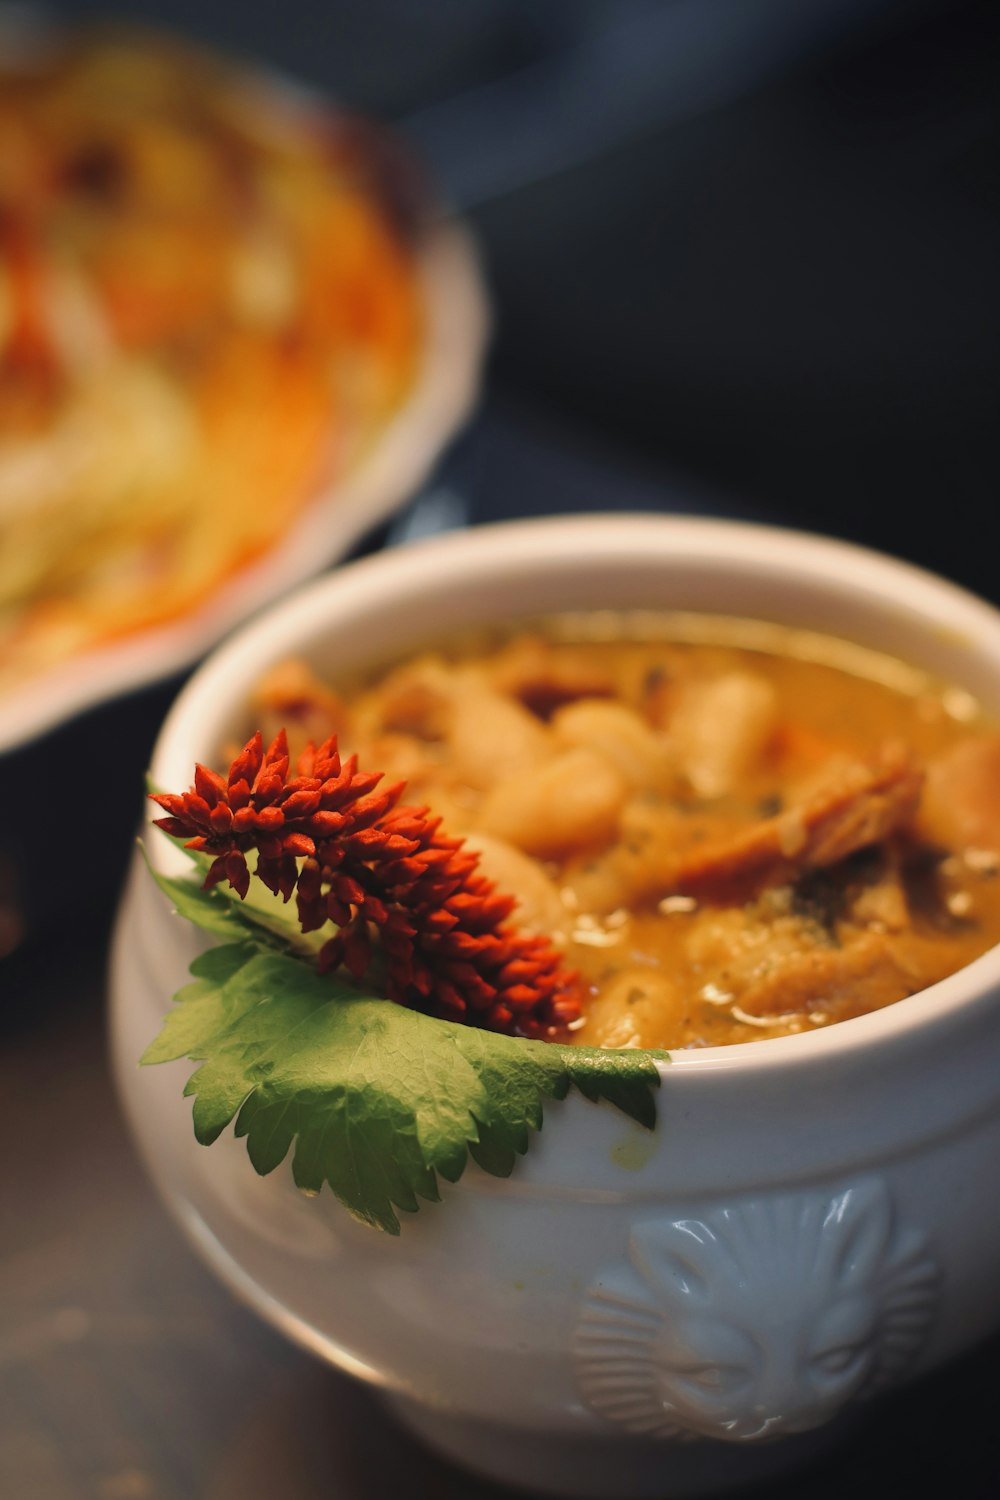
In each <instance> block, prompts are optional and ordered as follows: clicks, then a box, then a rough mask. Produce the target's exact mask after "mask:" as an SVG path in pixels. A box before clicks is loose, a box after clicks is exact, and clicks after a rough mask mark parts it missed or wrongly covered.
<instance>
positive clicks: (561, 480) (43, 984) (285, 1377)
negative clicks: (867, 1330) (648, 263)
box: [0, 419, 1000, 1500]
mask: <svg viewBox="0 0 1000 1500" xmlns="http://www.w3.org/2000/svg"><path fill="white" fill-rule="evenodd" d="M466 490H467V491H468V494H466V495H465V496H464V498H465V499H469V498H470V497H471V500H472V503H471V504H470V505H469V506H468V507H467V513H466V514H465V516H464V519H465V520H466V521H472V522H477V521H480V520H484V519H495V518H496V516H497V515H498V514H501V513H503V508H504V507H505V508H506V513H508V514H510V513H511V512H512V500H511V497H512V496H513V497H517V499H516V505H517V507H518V513H522V514H523V513H526V512H527V513H530V512H531V511H532V510H534V509H540V508H543V507H542V505H541V499H542V497H544V500H545V508H548V509H550V510H561V509H563V510H564V509H593V508H600V507H602V506H607V505H608V504H610V503H612V502H613V503H615V504H618V505H620V506H621V507H622V508H625V509H650V508H658V509H670V508H679V509H689V510H691V509H698V508H699V507H700V506H701V504H702V503H703V502H702V501H701V500H700V499H699V498H698V497H695V496H692V495H691V494H689V493H680V492H679V491H673V492H670V491H664V490H653V489H651V488H649V487H647V486H645V485H643V484H641V483H640V482H638V481H637V480H635V479H634V478H633V479H632V480H629V479H628V477H627V476H626V475H624V474H622V473H615V472H613V471H611V470H606V469H604V468H602V466H601V464H600V463H599V462H595V461H594V458H593V455H589V456H586V457H581V456H580V455H579V454H577V456H575V457H573V456H572V455H567V454H565V453H561V452H560V451H559V450H558V449H557V448H556V447H550V446H547V445H546V444H545V443H538V442H532V441H529V440H528V439H527V438H525V437H524V435H523V434H518V433H516V432H515V431H513V430H512V429H510V428H509V427H508V426H505V424H504V423H503V422H500V423H497V422H495V421H493V420H492V419H491V420H488V421H487V423H486V425H485V428H484V427H483V426H480V428H479V431H478V435H477V437H476V439H475V441H474V442H473V444H472V447H471V450H469V449H468V447H467V448H466V451H465V454H464V456H461V455H460V458H459V461H457V462H456V460H455V459H454V458H453V459H452V460H450V461H449V464H448V465H446V468H445V470H444V472H443V474H442V475H439V476H438V478H437V479H436V480H435V481H434V484H433V485H432V486H431V489H430V495H431V498H432V500H434V504H432V505H431V506H430V507H429V509H428V507H427V506H426V505H423V506H421V505H418V506H417V507H416V508H414V509H412V510H411V511H410V512H409V514H408V516H407V517H405V518H404V524H402V525H401V526H399V527H397V528H396V529H395V530H394V531H393V532H392V533H391V534H390V535H389V537H388V538H386V537H385V536H381V537H379V538H375V539H373V540H372V541H371V542H370V545H374V544H381V543H382V542H384V541H385V540H389V541H392V542H395V541H399V540H401V539H404V538H405V535H406V534H408V532H409V531H412V530H420V529H421V528H422V527H425V526H426V525H428V524H431V522H429V521H428V515H430V517H431V521H433V517H434V515H435V514H437V516H438V520H439V521H440V515H441V513H442V504H441V502H442V498H443V499H444V501H446V502H447V503H445V504H444V506H443V511H444V512H445V513H449V514H451V516H452V519H455V517H456V511H455V509H454V507H453V505H452V502H454V501H455V500H456V499H457V500H458V501H462V500H463V492H464V491H466ZM435 497H436V498H435ZM449 497H450V498H449ZM435 505H437V511H435ZM716 508H720V507H718V506H716ZM721 508H725V507H721ZM461 509H462V506H461V505H459V506H458V511H461ZM166 691H167V690H166V689H163V690H153V691H151V692H150V693H149V694H147V695H146V697H145V698H144V697H142V696H141V695H140V696H137V697H133V699H131V700H129V701H126V702H123V703H121V704H119V705H112V706H110V707H109V708H107V709H105V710H103V711H102V712H101V713H100V714H98V715H95V716H93V717H92V718H91V719H90V720H89V721H78V722H77V723H76V724H74V725H72V726H70V727H69V728H68V729H67V730H65V731H63V733H62V734H61V735H57V736H55V737H50V739H49V741H47V742H44V743H41V744H39V745H38V746H35V747H32V748H31V749H30V751H29V752H26V753H25V754H24V755H23V756H20V757H18V758H17V759H16V760H15V759H14V758H11V759H10V760H9V761H8V763H7V766H6V771H7V776H6V779H5V787H6V791H5V793H4V794H3V795H4V803H5V807H6V812H5V816H4V820H3V822H4V824H5V826H6V825H7V824H9V823H10V822H11V821H12V819H15V818H16V815H17V813H18V811H19V809H20V805H21V803H22V802H23V801H24V799H23V798H11V797H10V795H9V794H10V790H11V787H12V786H16V785H23V784H24V782H25V778H26V777H28V776H31V777H34V778H35V780H36V781H37V784H39V785H42V786H45V785H50V784H55V779H56V778H57V777H65V774H66V767H67V765H72V764H73V758H74V757H75V760H76V768H77V771H78V772H79V775H80V776H81V777H82V779H83V781H84V782H86V781H87V779H88V775H89V770H88V767H89V764H90V761H89V759H88V757H89V758H93V759H94V761H95V763H96V761H97V760H98V759H99V757H100V755H101V754H103V753H105V752H106V748H107V745H108V743H109V737H111V738H113V740H114V743H115V746H116V753H117V754H118V756H119V757H120V758H124V760H125V761H126V766H125V770H124V772H123V775H125V777H126V779H127V778H128V777H129V776H131V777H132V778H133V779H134V782H135V786H136V796H135V799H134V800H135V806H134V808H133V807H131V806H128V807H124V808H112V807H110V806H109V807H108V808H105V809H101V808H97V809H96V811H95V810H94V809H91V810H90V813H89V816H90V817H91V819H92V822H93V825H94V826H93V828H90V827H85V829H84V832H85V834H86V835H87V836H88V837H93V840H94V842H93V844H92V847H93V849H94V856H93V863H92V867H91V878H90V880H89V882H88V887H87V890H86V891H85V892H83V893H80V894H79V895H77V896H76V897H75V899H74V906H73V908H70V906H69V891H68V889H67V888H66V887H63V888H60V887H59V885H58V883H57V876H56V872H57V870H58V862H57V861H56V862H52V861H51V855H50V852H49V848H50V846H49V844H48V843H47V842H46V838H45V837H41V838H36V839H35V840H34V841H33V840H32V838H31V826H32V823H31V820H27V821H25V819H23V818H22V824H23V826H22V827H21V829H20V837H21V846H22V848H23V849H24V850H29V849H30V848H31V847H33V845H37V844H39V843H40V844H41V852H42V855H43V856H44V857H43V858H42V859H41V861H40V863H39V865H38V867H37V871H36V873H39V872H40V873H45V872H47V874H46V879H47V882H48V884H47V885H45V886H43V885H41V884H40V885H39V886H38V888H37V892H39V893H40V892H41V891H42V890H43V889H47V890H49V891H56V892H57V898H58V902H59V903H60V904H61V907H62V911H61V912H60V920H59V921H58V923H55V922H53V921H52V920H51V918H52V915H53V914H52V912H51V911H49V910H47V909H46V907H45V905H44V903H42V902H41V901H40V900H38V901H36V902H35V904H34V905H33V906H32V907H31V909H30V910H29V912H28V918H29V929H28V937H27V939H26V940H25V941H24V942H23V943H22V944H21V945H20V946H19V947H18V948H16V949H15V951H14V952H13V953H12V954H11V955H9V956H8V957H7V958H5V959H3V960H0V1002H2V1003H0V1140H2V1141H3V1143H4V1147H5V1149H4V1150H3V1151H2V1153H0V1500H258V1497H260V1500H263V1497H265V1496H266V1497H268V1500H274V1497H275V1496H280V1497H281V1500H388V1497H390V1496H393V1495H396V1494H405V1495H406V1496H407V1500H501V1497H502V1496H503V1495H504V1494H506V1493H507V1492H506V1491H501V1490H500V1489H497V1488H496V1487H494V1486H492V1485H489V1484H486V1483H484V1482H481V1481H480V1480H478V1479H474V1478H471V1477H470V1476H468V1475H467V1474H464V1473H461V1472H459V1471H457V1470H454V1469H452V1468H450V1467H449V1466H448V1465H446V1464H444V1463H443V1462H441V1461H439V1460H438V1459H437V1458H436V1457H434V1456H432V1455H431V1454H429V1453H427V1452H425V1451H424V1450H423V1449H422V1448H420V1447H419V1446H418V1444H417V1443H416V1442H415V1441H414V1440H413V1439H412V1438H411V1437H410V1436H408V1435H407V1434H405V1433H404V1432H402V1431H401V1430H400V1429H399V1428H398V1427H397V1426H396V1425H395V1423H394V1422H393V1420H392V1419H391V1418H390V1417H389V1415H388V1413H387V1412H386V1411H385V1410H384V1409H383V1407H382V1406H381V1404H380V1402H379V1399H378V1397H377V1396H376V1395H375V1394H374V1393H372V1392H370V1391H368V1390H366V1389H364V1388H363V1387H362V1386H360V1385H358V1384H356V1383H355V1382H353V1381H352V1380H350V1379H348V1378H347V1377H346V1376H343V1375H342V1374H340V1373H339V1372H336V1371H333V1370H330V1369H328V1368H326V1367H325V1366H323V1365H322V1364H320V1363H318V1362H317V1361H316V1360H315V1359H314V1358H313V1357H312V1356H309V1355H306V1354H304V1353H301V1352H300V1351H298V1350H297V1349H295V1348H293V1347H292V1346H290V1345H289V1344H287V1343H286V1342H285V1341H284V1340H283V1339H282V1338H280V1337H279V1336H278V1335H277V1334H276V1333H274V1332H272V1331H271V1330H270V1329H269V1328H267V1327H265V1326H264V1325H262V1324H261V1323H260V1322H259V1321H258V1320H257V1318H256V1317H255V1316H254V1315H253V1314H252V1313H250V1312H249V1311H247V1310H246V1309H245V1308H244V1307H242V1306H241V1305H239V1304H238V1303H237V1302H235V1301H234V1300H233V1299H232V1298H231V1296H230V1295H229V1293H228V1292H227V1291H225V1290H224V1289H223V1288H222V1287H221V1286H220V1285H219V1284H217V1283H216V1282H215V1280H214V1279H213V1277H212V1276H211V1275H210V1274H209V1272H208V1271H207V1270H206V1269H205V1268H204V1267H203V1266H202V1263H201V1262H200V1260H199V1259H198V1258H197V1257H196V1255H195V1253H194V1252H193V1250H192V1249H191V1248H190V1247H189V1246H188V1244H187V1243H186V1241H185V1240H184V1238H183V1237H182V1235H181V1233H180V1231H179V1230H178V1228H177V1227H176V1225H175V1224H174V1222H173V1220H172V1219H171V1218H170V1217H169V1216H168V1214H167V1213H166V1211H165V1210H164V1208H163V1206H162V1205H161V1203H160V1201H159V1199H158V1198H157V1196H156V1194H155V1193H154V1191H153V1189H152V1187H151V1186H150V1184H149V1182H148V1181H147V1179H146V1177H145V1175H144V1172H143V1169H142V1168H141V1166H140V1164H139V1161H138V1159H137V1157H136V1155H135V1154H134V1152H133V1149H132V1145H131V1142H130V1140H129V1137H128V1134H127V1131H126V1128H125V1125H124V1122H123V1119H122V1116H121V1114H120V1112H119V1108H118V1104H117V1101H116V1098H115V1093H114V1089H113V1085H112V1082H111V1077H110V1072H109V1067H108V1059H107V1043H106V1034H105V965H106V961H107V946H108V935H109V930H110V924H111V920H112V913H113V909H114V905H115V901H116V896H117V889H116V883H117V879H118V875H119V872H120V869H121V866H122V864H123V862H124V859H125V857H126V855H127V852H128V845H129V838H128V832H129V828H130V827H132V826H134V820H135V817H136V816H137V813H138V808H139V806H140V805H141V787H142V765H143V764H144V761H143V760H142V759H141V757H142V756H143V755H145V753H146V748H145V747H146V743H147V742H148V741H149V739H150V738H151V736H152V735H153V733H155V727H156V722H157V719H158V717H159V716H161V715H162V712H163V708H164V703H163V702H162V701H161V700H162V699H163V697H164V694H165V692H166ZM132 761H135V764H134V765H132V764H131V762H132ZM81 764H82V770H81V769H80V767H81ZM87 816H88V813H87V809H86V808H85V807H84V806H83V805H82V804H81V806H80V807H79V808H78V809H76V810H75V812H74V817H75V818H76V822H77V827H78V828H79V827H80V826H81V822H83V823H85V821H86V817H87ZM32 818H33V819H34V818H36V815H35V814H33V815H32ZM102 820H103V823H102ZM130 820H131V822H130ZM100 826H103V827H104V828H105V830H106V838H105V840H104V844H103V845H102V844H101V843H100V841H99V840H98V839H97V837H96V830H97V829H98V828H99V827H100ZM37 827H38V828H39V829H40V830H41V831H42V833H43V834H44V830H45V827H46V824H45V816H44V810H43V811H42V812H41V813H39V814H37ZM0 843H2V840H0ZM83 902H86V904H85V905H84V904H82V903H83ZM70 910H76V911H77V913H78V914H77V916H76V918H75V920H73V919H70V920H67V912H68V911H70ZM991 1211H995V1210H994V1209H993V1207H992V1205H991V1204H985V1205H984V1212H991ZM998 1364H1000V1339H996V1338H994V1339H992V1340H990V1341H989V1342H986V1343H984V1344H983V1345H982V1346H981V1347H980V1348H979V1349H978V1350H977V1351H975V1352H974V1353H973V1354H971V1355H970V1356H968V1357H967V1358H965V1359H964V1360H963V1361H962V1362H961V1363H958V1364H955V1365H954V1366H952V1367H950V1368H948V1369H945V1370H943V1371H940V1372H938V1373H936V1374H935V1375H934V1376H932V1377H930V1378H928V1379H925V1380H924V1381H922V1382H921V1383H919V1384H917V1385H914V1386H913V1387H911V1388H909V1389H907V1390H905V1391H903V1392H901V1393H899V1394H897V1395H894V1396H890V1397H887V1398H883V1399H882V1400H881V1401H880V1402H877V1403H873V1404H872V1405H871V1406H870V1407H869V1408H868V1409H867V1415H866V1418H865V1421H864V1423H863V1425H861V1426H860V1428H859V1430H858V1431H857V1432H856V1433H855V1435H854V1436H853V1437H852V1438H851V1439H850V1440H849V1441H847V1442H845V1443H844V1444H843V1445H842V1446H841V1447H840V1448H839V1449H838V1450H837V1451H836V1452H835V1453H834V1454H832V1455H830V1456H827V1457H825V1458H824V1459H823V1461H822V1462H821V1463H820V1464H818V1465H816V1466H815V1467H813V1468H811V1469H807V1470H805V1471H803V1472H801V1473H800V1474H798V1475H796V1476H794V1477H792V1478H789V1479H788V1480H787V1481H785V1482H783V1483H781V1484H770V1485H769V1486H768V1487H767V1491H766V1493H767V1495H768V1496H769V1497H770V1500H791V1497H792V1496H794V1497H795V1500H843V1497H844V1496H845V1495H846V1494H847V1493H848V1492H850V1494H851V1496H852V1500H876V1497H878V1500H884V1497H885V1496H886V1495H887V1494H888V1493H889V1492H890V1491H891V1492H893V1493H902V1494H906V1493H907V1492H908V1491H911V1490H912V1491H917V1490H918V1488H919V1489H920V1492H921V1493H922V1492H923V1487H924V1486H926V1485H928V1484H937V1485H939V1486H940V1487H941V1488H942V1489H944V1487H945V1486H948V1487H950V1488H951V1489H952V1490H953V1491H956V1492H957V1493H958V1494H959V1495H960V1496H961V1497H962V1500H987V1497H989V1500H996V1497H997V1495H998V1494H1000V1456H998V1453H997V1446H996V1442H995V1432H994V1429H995V1424H996V1416H995V1395H994V1393H995V1390H996V1388H997V1379H996V1373H995V1372H996V1369H997V1366H998ZM958 1464H960V1468H956V1465H958ZM612 1500H613V1497H612Z"/></svg>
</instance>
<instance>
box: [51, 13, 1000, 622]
mask: <svg viewBox="0 0 1000 1500" xmlns="http://www.w3.org/2000/svg"><path fill="white" fill-rule="evenodd" d="M62 10H63V13H65V14H67V15H81V16H83V15H90V14H94V13H98V14H99V13H100V12H101V10H102V7H100V6H93V5H91V4H89V3H86V0H84V3H81V0H75V3H72V4H66V5H64V6H63V8H62ZM121 10H122V12H125V13H128V14H130V15H133V16H140V15H146V16H148V17H150V18H153V19H155V21H156V22H158V23H160V24H164V25H170V26H174V27H177V28H178V29H180V30H182V31H183V32H185V33H187V34H189V35H191V36H195V37H201V38H203V39H205V40H207V41H210V42H212V43H216V44H220V45H222V46H224V47H226V48H228V49H230V50H234V51H236V52H237V53H241V54H244V55H246V56H249V57H251V58H253V59H256V60H260V61H264V62H266V63H268V64H270V65H272V66H274V67H276V68H278V69H280V70H285V71H287V72H289V73H290V74H292V75H294V76H296V77H298V78H301V79H303V80H305V81H306V82H308V83H311V84H314V85H316V86H318V87H320V88H321V89H324V90H328V91H330V92H332V93H333V94H335V95H336V96H338V97H339V98H341V99H343V100H344V101H346V102H348V103H350V104H352V105H356V106H358V107H359V108H362V109H364V110H366V111H370V112H373V113H375V114H377V115H380V116H381V117H383V118H385V119H388V120H391V121H394V122H397V123H399V124H400V125H401V126H402V128H403V129H404V130H405V131H406V132H407V133H408V135H409V136H410V138H411V139H412V140H413V141H414V142H415V143H416V144H417V145H418V146H419V147H421V148H422V149H423V150H424V151H425V153H426V155H427V156H428V158H429V160H430V164H431V167H432V169H435V170H436V171H437V174H438V177H439V180H440V181H441V183H442V185H443V187H444V188H445V190H446V191H448V192H449V193H450V194H451V195H452V197H453V198H454V199H455V200H457V202H458V203H459V205H460V206H461V207H463V208H464V209H465V210H466V212H467V214H468V217H469V218H470V220H471V222H472V224H473V226H474V228H475V229H476V231H477V233H478V235H479V238H480V242H481V245H482V249H483V252H484V255H485V259H486V263H487V267H488V271H489V276H490V280H491V284H492V289H493V293H494V297H495V304H496V310H497V319H496V340H495V348H494V356H493V360H492V367H491V383H490V391H491V396H492V398H493V399H494V400H495V401H497V402H500V403H502V404H504V405H505V406H506V405H510V404H513V405H514V406H515V407H516V408H518V409H519V410H523V411H524V412H525V413H530V416H531V419H532V420H533V421H535V422H539V421H541V422H544V423H546V424H548V425H549V426H550V427H551V426H553V425H555V426H557V427H558V429H559V430H560V436H562V435H565V438H566V439H567V440H568V442H569V443H572V442H574V441H579V440H580V439H581V438H583V439H585V440H586V442H587V443H588V444H589V443H598V444H602V445H607V446H609V447H610V448H612V449H616V450H618V451H619V452H620V454H621V456H622V460H623V462H624V463H626V464H627V465H630V466H632V467H633V468H634V467H636V466H637V465H641V466H642V468H643V469H644V470H645V472H646V473H648V474H649V475H650V476H652V477H654V478H658V477H668V478H670V479H672V480H673V479H676V478H677V477H678V476H681V477H683V478H684V479H685V480H687V481H688V482H689V483H695V484H697V486H698V487H699V488H701V487H706V486H707V487H708V488H709V490H710V491H715V492H717V493H718V495H719V497H720V501H719V503H720V504H725V503H735V502H736V501H739V502H746V503H751V504H752V505H754V506H756V507H757V508H759V510H760V511H761V512H762V513H766V514H768V515H770V516H773V517H775V518H776V519H780V520H784V521H788V522H791V523H793V524H800V525H805V526H809V527H812V528H816V529H820V530H823V531H828V532H834V533H836V534H839V535H846V536H851V537H854V538H857V539H860V540H864V541H869V542H872V543H874V544H876V545H879V546H883V547H888V548H890V549H891V550H892V551H894V552H897V553H903V554H904V555H906V556H908V557H911V558H914V559H916V560H918V561H921V562H924V563H927V564H929V565H932V566H934V567H936V568H938V569H940V570H943V571H945V572H946V573H949V574H950V575H952V576H953V577H955V578H957V579H959V580H961V581H963V582H966V583H968V584H970V585H971V586H973V587H975V588H977V589H978V590H980V591H982V592H985V593H987V594H988V595H989V596H991V597H996V598H1000V577H998V574H997V567H996V563H995V560H994V556H993V553H992V549H991V548H990V547H989V546H988V545H987V546H985V547H984V545H983V544H984V541H986V539H987V535H988V528H989V526H990V522H991V519H992V512H993V507H994V505H995V501H996V496H997V490H998V480H1000V456H998V444H997V438H996V426H997V420H996V419H997V411H998V349H1000V297H998V294H997V266H998V264H1000V139H998V137H1000V122H998V111H997V101H998V88H997V85H998V69H997V46H998V41H1000V6H998V5H997V4H995V3H988V0H980V3H963V0H949V3H943V0H907V3H899V0H896V3H891V0H430V3H414V0H353V3H343V0H341V3H327V4H324V5H319V4H316V5H308V4H304V3H302V0H293V3H290V4H288V3H286V4H282V5H280V6H279V5H275V4H273V3H269V0H246V3H242V4H239V5H237V4H235V3H232V0H216V3H215V4H212V3H210V0H209V3H204V0H202V3H199V0H162V3H160V4H158V5H157V4H139V5H136V4H132V5H127V4H124V3H123V4H122V6H121ZM532 503H533V504H534V505H535V506H537V507H539V508H545V507H544V497H533V500H532Z"/></svg>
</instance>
